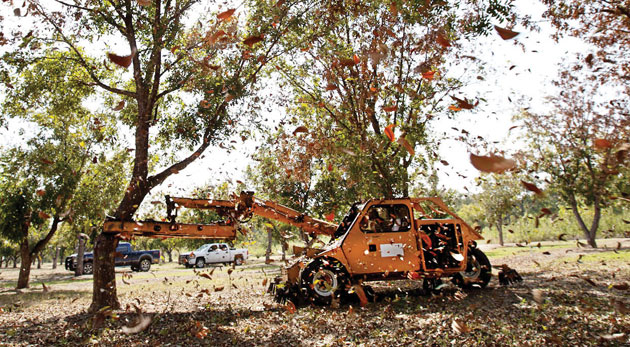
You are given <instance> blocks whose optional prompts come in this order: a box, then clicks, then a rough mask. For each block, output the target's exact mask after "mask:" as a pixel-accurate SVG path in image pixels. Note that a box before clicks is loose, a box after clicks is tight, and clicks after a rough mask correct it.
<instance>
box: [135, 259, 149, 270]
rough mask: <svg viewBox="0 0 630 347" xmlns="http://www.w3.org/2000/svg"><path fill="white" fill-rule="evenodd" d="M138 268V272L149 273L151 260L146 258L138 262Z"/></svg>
mask: <svg viewBox="0 0 630 347" xmlns="http://www.w3.org/2000/svg"><path fill="white" fill-rule="evenodd" d="M138 267H139V268H140V271H144V272H147V271H149V269H150V268H151V260H150V259H147V258H144V259H142V260H140V264H138Z"/></svg>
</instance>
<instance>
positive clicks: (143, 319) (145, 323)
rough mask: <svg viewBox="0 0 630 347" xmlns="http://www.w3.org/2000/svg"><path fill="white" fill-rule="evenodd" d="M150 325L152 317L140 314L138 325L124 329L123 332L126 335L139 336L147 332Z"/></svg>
mask: <svg viewBox="0 0 630 347" xmlns="http://www.w3.org/2000/svg"><path fill="white" fill-rule="evenodd" d="M149 325H151V316H149V315H144V314H139V315H138V324H136V325H134V326H131V327H128V326H124V327H122V332H123V333H125V334H137V333H139V332H141V331H144V330H146V329H147V328H148V327H149Z"/></svg>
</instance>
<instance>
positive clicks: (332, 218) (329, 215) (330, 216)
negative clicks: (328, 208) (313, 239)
mask: <svg viewBox="0 0 630 347" xmlns="http://www.w3.org/2000/svg"><path fill="white" fill-rule="evenodd" d="M326 220H327V221H329V222H332V221H333V220H335V210H332V212H330V213H329V214H327V215H326Z"/></svg>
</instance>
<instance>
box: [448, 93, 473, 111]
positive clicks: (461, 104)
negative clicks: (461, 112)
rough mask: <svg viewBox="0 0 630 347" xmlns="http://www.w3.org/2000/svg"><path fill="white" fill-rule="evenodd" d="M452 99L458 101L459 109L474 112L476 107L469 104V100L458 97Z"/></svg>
mask: <svg viewBox="0 0 630 347" xmlns="http://www.w3.org/2000/svg"><path fill="white" fill-rule="evenodd" d="M451 98H452V99H453V100H455V101H457V107H459V108H460V109H462V108H463V109H466V110H472V109H473V107H475V106H474V105H473V104H471V103H470V102H468V100H466V99H460V98H458V97H455V96H451Z"/></svg>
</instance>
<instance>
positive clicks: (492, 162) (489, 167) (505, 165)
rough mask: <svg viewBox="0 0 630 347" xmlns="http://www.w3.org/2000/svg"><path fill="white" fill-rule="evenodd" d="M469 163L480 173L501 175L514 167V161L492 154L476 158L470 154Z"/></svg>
mask: <svg viewBox="0 0 630 347" xmlns="http://www.w3.org/2000/svg"><path fill="white" fill-rule="evenodd" d="M470 162H471V164H472V165H473V166H474V167H475V168H476V169H477V170H479V171H482V172H496V173H502V172H504V171H507V170H510V169H512V168H514V167H515V166H516V161H514V160H512V159H506V158H503V157H501V156H498V155H494V154H491V155H490V156H478V155H474V154H472V153H471V154H470Z"/></svg>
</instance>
